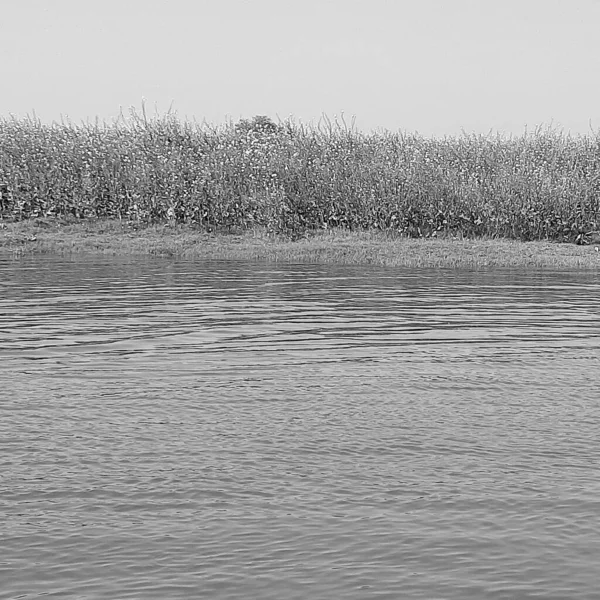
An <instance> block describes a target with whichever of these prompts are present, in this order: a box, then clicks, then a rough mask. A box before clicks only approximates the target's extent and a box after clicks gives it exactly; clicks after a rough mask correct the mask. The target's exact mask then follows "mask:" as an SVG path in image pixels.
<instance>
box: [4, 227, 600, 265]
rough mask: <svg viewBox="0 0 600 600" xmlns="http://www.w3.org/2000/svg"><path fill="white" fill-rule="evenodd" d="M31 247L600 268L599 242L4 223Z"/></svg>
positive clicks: (7, 234) (66, 251) (7, 240)
mask: <svg viewBox="0 0 600 600" xmlns="http://www.w3.org/2000/svg"><path fill="white" fill-rule="evenodd" d="M30 254H55V255H81V254H86V255H120V256H166V257H173V258H183V259H202V260H216V259H219V260H221V259H236V260H241V259H244V260H260V261H274V262H292V263H319V264H324V263H335V264H351V265H380V266H386V267H408V268H414V267H435V268H441V267H444V268H467V269H487V268H496V267H510V268H527V269H552V270H557V269H560V270H565V269H568V270H574V269H577V270H590V271H598V270H599V269H600V252H598V247H597V246H596V247H593V246H592V247H590V246H576V245H573V244H555V243H552V242H546V241H537V242H520V241H515V240H506V239H498V240H490V239H477V240H468V239H450V238H446V239H441V238H440V239H436V238H418V239H413V238H407V237H405V236H401V235H398V234H397V233H395V232H393V231H385V232H383V231H348V230H347V229H332V230H329V231H325V230H320V231H313V232H307V235H305V236H303V237H301V238H298V239H296V240H294V241H292V240H290V238H289V237H288V236H283V235H277V234H273V233H268V232H267V231H265V230H259V229H253V230H251V231H244V232H242V233H241V234H231V233H218V232H211V233H208V232H206V231H204V232H203V231H198V229H197V228H196V227H194V226H188V225H177V224H162V225H149V226H147V227H146V226H138V225H137V224H135V223H131V222H127V221H119V220H103V219H83V220H78V219H73V218H72V219H65V218H39V219H26V220H23V221H17V222H13V223H1V222H0V259H2V258H3V257H7V256H8V257H13V258H16V257H22V256H25V255H30Z"/></svg>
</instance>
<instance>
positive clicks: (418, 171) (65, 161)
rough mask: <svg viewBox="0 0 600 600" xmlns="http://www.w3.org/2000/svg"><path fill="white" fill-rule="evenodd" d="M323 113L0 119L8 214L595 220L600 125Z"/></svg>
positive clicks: (393, 225) (561, 225) (323, 224)
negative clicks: (415, 131) (418, 125)
mask: <svg viewBox="0 0 600 600" xmlns="http://www.w3.org/2000/svg"><path fill="white" fill-rule="evenodd" d="M325 124H326V126H325V127H316V128H315V127H308V128H307V127H305V126H302V125H297V124H295V123H294V122H292V121H287V122H285V123H283V124H279V125H277V124H275V123H273V122H272V121H271V120H270V119H268V118H267V117H263V116H257V117H254V118H253V119H252V120H242V121H240V122H239V123H237V124H235V125H233V124H229V125H225V126H222V127H210V126H208V125H206V124H204V125H197V124H193V123H189V122H181V121H179V120H178V119H177V118H176V117H175V116H174V115H171V114H169V115H167V116H164V117H158V118H153V119H147V118H146V117H145V115H143V116H139V115H137V114H136V113H135V112H133V113H132V114H131V115H130V117H129V118H127V119H121V120H119V121H118V122H115V123H113V124H110V125H106V124H98V123H96V124H87V125H80V126H74V125H71V124H60V125H59V124H53V125H43V124H42V123H40V122H39V121H36V120H32V119H27V120H16V119H10V120H2V121H0V216H2V217H3V218H12V219H15V220H19V219H26V218H29V217H37V216H49V215H73V216H75V217H77V218H87V217H111V218H124V219H129V220H132V221H139V222H143V223H155V222H165V221H171V222H185V223H191V224H196V225H197V226H199V227H202V228H207V229H208V228H210V229H224V230H243V229H248V228H252V227H254V226H260V227H264V228H266V229H267V230H269V231H274V232H285V233H290V234H295V235H297V234H301V233H302V232H303V231H305V230H307V229H319V228H320V229H327V228H336V227H343V228H348V229H379V230H394V231H397V232H399V233H401V234H404V235H409V236H414V237H428V236H438V235H459V236H465V237H475V236H490V237H508V238H516V239H522V240H533V239H553V240H574V239H576V238H578V236H579V239H582V234H585V233H587V232H589V231H593V230H597V229H599V228H600V134H595V135H588V136H580V137H572V136H569V135H567V134H564V133H561V132H556V131H554V130H538V131H536V132H534V133H532V134H527V135H523V136H519V137H514V138H505V137H501V136H461V137H458V138H444V139H428V138H424V137H420V136H418V135H407V134H403V133H372V134H368V135H366V134H362V133H359V132H355V131H353V130H349V129H348V128H347V127H345V125H344V126H343V127H342V126H339V124H337V123H334V124H332V123H331V122H330V121H328V120H326V122H325Z"/></svg>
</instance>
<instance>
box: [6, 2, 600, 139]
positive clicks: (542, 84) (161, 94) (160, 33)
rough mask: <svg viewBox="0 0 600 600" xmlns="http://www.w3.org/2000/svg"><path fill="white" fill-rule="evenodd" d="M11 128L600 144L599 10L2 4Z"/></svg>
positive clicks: (584, 5)
mask: <svg viewBox="0 0 600 600" xmlns="http://www.w3.org/2000/svg"><path fill="white" fill-rule="evenodd" d="M1 16H2V18H1V21H0V117H8V116H10V115H11V114H13V115H15V116H17V117H21V116H24V115H26V114H33V112H35V114H36V115H37V116H38V117H39V118H41V119H42V120H43V121H47V122H51V121H53V120H60V118H61V115H64V116H68V117H69V118H70V119H71V120H72V121H74V122H76V123H77V122H80V121H82V120H85V119H95V118H96V117H98V118H100V119H101V120H107V121H110V120H112V119H113V118H114V117H115V116H116V115H118V113H119V110H120V108H121V107H122V108H123V110H124V112H125V113H126V112H127V109H128V108H129V107H130V106H134V107H137V108H138V110H139V108H140V107H141V105H142V101H144V102H145V105H146V107H147V110H148V112H151V113H154V112H156V111H158V113H159V114H163V113H165V112H166V111H167V110H169V107H171V106H172V107H173V109H174V110H175V111H176V112H177V114H178V115H179V117H181V118H182V119H184V118H189V119H196V120H198V121H202V120H203V119H206V120H207V121H208V122H210V123H214V124H219V123H223V122H225V121H226V120H227V119H233V120H234V121H237V120H238V119H239V118H242V117H243V118H250V117H252V116H254V115H257V114H261V115H262V114H264V115H268V116H270V117H271V118H273V119H274V120H276V119H277V118H278V117H279V118H281V119H285V118H287V117H288V116H289V115H293V116H294V117H295V118H296V120H300V121H303V122H305V123H308V122H311V121H313V122H315V121H316V120H318V118H319V116H320V115H321V114H322V113H325V114H327V115H328V116H329V117H330V118H333V117H334V116H335V115H338V116H339V115H340V114H341V113H342V112H343V114H344V115H345V118H346V120H347V121H348V122H349V121H350V120H351V119H352V116H353V115H355V117H356V124H357V126H358V128H359V129H362V130H364V131H370V130H373V129H388V130H392V131H395V130H398V129H400V130H403V131H408V132H414V131H418V132H419V133H421V134H423V135H427V136H430V135H434V136H443V135H446V134H448V135H457V134H460V133H461V131H463V130H464V131H466V132H479V133H486V132H488V131H490V130H491V131H499V132H503V133H515V134H519V133H522V132H523V131H524V129H525V127H527V128H528V129H529V130H532V129H534V128H535V127H536V126H537V125H554V126H555V127H559V128H562V129H565V130H569V131H571V132H574V133H586V132H589V131H590V123H591V125H592V128H593V129H594V130H595V131H596V130H598V129H600V34H599V33H598V32H600V0H292V1H290V0H118V1H116V0H2V15H1Z"/></svg>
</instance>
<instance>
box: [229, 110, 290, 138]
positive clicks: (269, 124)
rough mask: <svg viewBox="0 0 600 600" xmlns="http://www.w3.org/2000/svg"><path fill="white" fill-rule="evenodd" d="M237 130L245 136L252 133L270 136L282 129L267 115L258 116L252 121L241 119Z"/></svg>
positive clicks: (237, 124)
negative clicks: (269, 134)
mask: <svg viewBox="0 0 600 600" xmlns="http://www.w3.org/2000/svg"><path fill="white" fill-rule="evenodd" d="M235 130H236V131H237V132H238V133H241V134H244V135H245V134H248V133H250V132H252V133H259V134H265V133H266V134H268V133H277V132H279V131H280V130H281V127H280V126H279V125H277V124H276V123H274V122H273V121H272V120H271V119H270V118H269V117H267V116H265V115H256V116H255V117H252V119H241V120H240V121H238V122H237V123H236V125H235Z"/></svg>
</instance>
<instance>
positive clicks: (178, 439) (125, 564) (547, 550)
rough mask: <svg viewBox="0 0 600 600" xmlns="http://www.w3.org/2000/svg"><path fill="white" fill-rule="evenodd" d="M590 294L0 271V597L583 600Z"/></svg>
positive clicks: (233, 274)
mask: <svg viewBox="0 0 600 600" xmlns="http://www.w3.org/2000/svg"><path fill="white" fill-rule="evenodd" d="M599 288H600V285H599V283H598V280H597V276H595V275H593V274H587V275H585V274H581V273H552V272H537V273H525V272H508V271H507V272H502V271H493V272H476V273H475V272H457V271H450V270H447V271H444V270H438V271H433V270H422V271H417V270H411V271H404V270H397V269H378V268H373V267H369V268H352V267H335V266H315V265H265V264H253V263H243V262H240V263H235V262H212V263H198V262H185V261H181V262H177V261H164V260H151V261H150V260H149V261H146V260H139V259H136V260H122V259H102V260H98V259H94V260H91V259H90V260H82V259H77V260H73V261H68V260H67V261H65V260H63V259H55V258H48V257H46V258H44V257H41V258H40V257H37V258H34V259H23V260H20V261H6V260H5V261H4V262H0V336H1V338H0V339H1V340H2V343H1V344H0V398H1V404H0V411H1V413H0V416H1V417H2V418H1V420H0V437H1V438H2V439H3V440H5V444H4V449H5V452H4V454H3V456H4V458H3V464H2V465H0V468H1V472H2V476H1V477H2V479H0V487H1V488H2V493H0V507H1V508H2V511H3V513H4V514H6V516H7V523H8V527H7V530H6V536H5V544H4V546H5V548H6V551H5V553H4V554H5V555H6V556H7V558H4V559H0V598H9V597H10V598H12V597H15V596H17V595H18V594H21V595H22V597H36V594H42V593H63V594H64V596H65V597H68V596H69V595H71V596H72V597H85V596H86V595H89V596H90V597H94V598H114V597H119V598H134V597H135V598H138V597H144V598H146V597H147V598H152V597H156V598H164V597H169V598H175V597H182V598H183V597H202V596H204V597H211V598H221V597H223V598H228V597H231V598H242V597H244V598H245V597H260V598H306V597H311V598H331V597H344V598H365V597H370V596H377V597H389V598H396V597H410V598H434V597H443V598H468V597H473V598H482V597H485V598H514V597H529V596H533V595H535V594H538V595H541V596H543V597H545V598H551V597H555V598H565V597H569V598H593V597H595V594H596V590H597V580H596V575H595V571H596V566H595V565H596V562H597V560H596V557H597V556H598V555H600V543H599V542H598V540H600V520H599V519H598V517H597V515H598V514H600V513H599V509H600V506H599V501H598V500H597V498H598V497H600V496H599V492H600V477H598V470H597V465H598V464H600V443H599V442H598V436H597V431H598V426H599V425H600V408H599V405H598V401H597V398H598V393H597V390H598V384H599V380H600V377H599V376H598V373H599V372H600V370H599V368H598V367H599V365H598V361H599V358H600V352H599V349H600V294H599V291H600V290H599Z"/></svg>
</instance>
